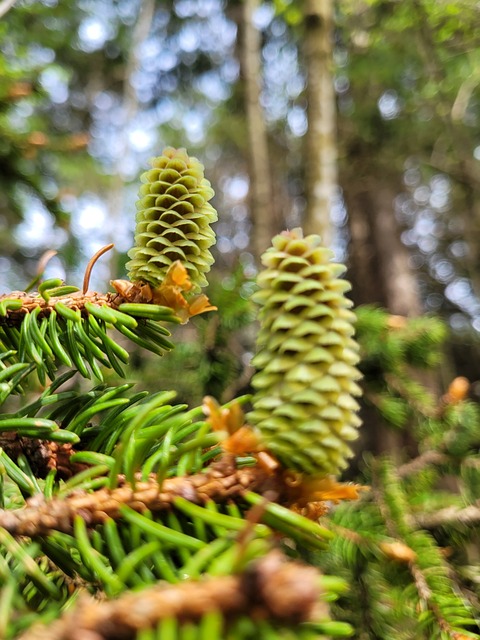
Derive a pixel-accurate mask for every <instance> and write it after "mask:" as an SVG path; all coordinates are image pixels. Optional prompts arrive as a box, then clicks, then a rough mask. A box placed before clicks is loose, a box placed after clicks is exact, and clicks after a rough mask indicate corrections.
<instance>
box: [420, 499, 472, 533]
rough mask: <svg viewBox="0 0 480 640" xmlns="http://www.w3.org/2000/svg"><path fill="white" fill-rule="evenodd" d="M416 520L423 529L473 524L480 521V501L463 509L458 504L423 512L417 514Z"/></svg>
mask: <svg viewBox="0 0 480 640" xmlns="http://www.w3.org/2000/svg"><path fill="white" fill-rule="evenodd" d="M415 521H416V523H417V524H418V526H419V527H421V528H422V529H436V528H437V527H442V526H445V525H455V524H460V525H464V526H471V525H475V524H478V523H479V522H480V501H478V500H477V502H476V503H475V504H471V505H468V507H464V508H463V509H461V508H459V507H457V506H451V507H445V509H440V510H439V511H436V512H435V513H423V514H419V515H417V516H415Z"/></svg>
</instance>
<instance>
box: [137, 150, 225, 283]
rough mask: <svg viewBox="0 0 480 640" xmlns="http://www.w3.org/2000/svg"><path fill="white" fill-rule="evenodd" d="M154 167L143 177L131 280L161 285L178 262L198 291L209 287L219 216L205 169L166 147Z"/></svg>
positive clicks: (154, 160)
mask: <svg viewBox="0 0 480 640" xmlns="http://www.w3.org/2000/svg"><path fill="white" fill-rule="evenodd" d="M151 165H152V169H149V170H148V171H145V173H143V174H142V176H141V180H142V182H143V183H144V184H143V185H142V186H141V187H140V191H139V197H140V199H139V200H138V201H137V209H138V212H137V216H136V222H137V224H136V229H135V246H134V247H133V248H132V249H130V251H129V252H128V255H129V257H130V258H131V260H130V261H129V262H128V263H127V270H128V275H129V278H130V280H132V281H143V282H148V283H149V284H150V285H152V286H153V287H158V286H159V285H160V284H161V282H162V281H163V279H164V277H165V274H166V272H167V270H168V268H169V267H170V265H171V264H172V263H173V262H175V261H176V260H180V261H181V262H182V263H183V265H184V266H185V268H186V269H187V272H188V275H189V277H190V280H191V282H192V284H193V290H194V291H195V290H196V291H198V290H199V289H200V287H204V286H205V285H206V284H207V280H206V278H205V273H207V272H208V271H210V267H211V265H212V263H213V257H212V254H211V253H210V251H209V249H210V247H211V246H212V245H213V244H214V243H215V233H214V232H213V230H212V228H211V227H210V225H211V223H212V222H215V221H216V220H217V212H216V211H215V209H214V208H213V207H212V205H211V204H209V202H208V201H209V200H210V199H211V198H212V197H213V195H214V191H213V189H212V188H211V186H210V182H209V181H208V180H206V178H204V174H203V165H202V164H201V163H200V162H199V161H198V160H197V158H193V157H192V158H191V157H189V156H188V154H187V152H186V151H185V149H173V148H172V147H167V148H166V149H164V151H163V154H162V155H161V156H159V157H158V158H153V159H152V160H151Z"/></svg>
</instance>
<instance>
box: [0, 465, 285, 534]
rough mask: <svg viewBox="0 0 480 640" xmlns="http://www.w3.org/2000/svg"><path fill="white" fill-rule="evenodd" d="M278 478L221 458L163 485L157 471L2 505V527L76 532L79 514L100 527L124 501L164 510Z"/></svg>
mask: <svg viewBox="0 0 480 640" xmlns="http://www.w3.org/2000/svg"><path fill="white" fill-rule="evenodd" d="M275 482H276V480H275V477H273V478H272V477H271V476H269V475H268V474H267V473H266V472H265V471H263V470H262V469H259V468H258V467H246V468H243V469H235V468H232V467H231V465H230V464H228V463H227V465H226V466H225V462H224V461H221V462H219V463H215V464H213V465H211V466H210V467H209V469H208V470H207V472H206V473H199V474H195V475H192V476H184V477H178V476H177V477H174V478H167V479H165V480H164V481H163V483H162V484H159V482H158V479H157V477H156V476H152V477H151V478H150V479H149V480H148V481H146V482H145V481H144V482H142V481H141V480H140V479H139V481H137V482H136V483H135V487H133V486H132V485H131V484H130V483H128V482H125V483H124V484H123V485H121V486H119V487H117V488H116V489H108V488H101V489H99V490H97V491H95V492H93V493H88V492H86V491H82V490H78V491H76V492H74V493H72V494H71V495H68V496H66V497H65V498H63V499H60V498H52V499H51V500H45V498H44V496H43V495H35V496H33V497H32V498H30V499H29V500H27V504H26V506H25V508H23V509H16V510H1V511H0V526H1V527H3V528H4V529H6V530H7V531H9V532H10V533H11V534H13V535H17V536H19V535H24V536H29V537H38V536H43V535H48V534H49V533H51V532H52V531H62V532H66V533H71V531H72V527H73V522H74V520H75V517H76V516H77V515H81V516H82V518H83V519H84V520H85V522H86V523H87V524H88V526H95V525H96V524H102V523H104V522H105V521H106V520H107V519H108V518H113V519H119V518H121V515H122V514H121V509H122V507H123V506H125V507H130V508H131V509H133V510H134V511H137V512H145V511H147V510H149V511H152V512H158V511H164V510H166V509H170V508H171V507H172V506H173V505H174V503H175V499H176V498H179V497H181V498H185V499H186V500H188V501H189V502H192V503H194V504H205V503H206V502H208V501H209V500H213V501H215V502H225V501H226V500H228V499H232V498H239V497H241V496H242V495H243V494H244V493H245V491H247V490H248V491H257V490H258V491H264V490H266V489H267V488H271V486H272V484H275Z"/></svg>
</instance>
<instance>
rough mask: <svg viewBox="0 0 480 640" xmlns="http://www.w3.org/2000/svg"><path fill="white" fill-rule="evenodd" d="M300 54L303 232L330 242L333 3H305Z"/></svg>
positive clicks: (328, 0) (333, 162)
mask: <svg viewBox="0 0 480 640" xmlns="http://www.w3.org/2000/svg"><path fill="white" fill-rule="evenodd" d="M304 25H305V33H304V46H303V53H304V58H305V65H306V69H307V89H306V95H307V101H308V107H307V116H308V132H307V135H306V139H305V196H306V201H307V204H306V211H305V221H304V225H303V226H304V228H305V232H306V233H318V234H320V235H321V236H322V238H323V241H324V243H325V244H326V245H329V244H330V242H331V237H332V231H331V222H330V210H331V206H332V199H333V197H334V195H335V189H336V186H337V144H336V138H337V135H336V101H335V91H334V86H333V77H332V75H333V74H332V47H333V1H332V0H306V1H305V9H304Z"/></svg>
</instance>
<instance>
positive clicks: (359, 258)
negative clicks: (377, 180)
mask: <svg viewBox="0 0 480 640" xmlns="http://www.w3.org/2000/svg"><path fill="white" fill-rule="evenodd" d="M357 180H358V178H357ZM348 183H349V180H348V179H347V181H346V184H348ZM350 184H351V183H350ZM357 184H360V185H361V187H360V188H358V187H357V190H356V191H352V188H351V187H347V188H346V189H345V190H344V193H345V200H346V203H347V208H348V213H349V225H350V227H349V228H350V238H351V251H350V264H351V278H352V281H353V295H354V299H355V303H356V304H372V303H377V304H379V305H380V306H382V307H385V308H386V309H388V310H389V311H390V312H391V313H394V314H398V315H403V316H418V315H420V314H421V312H422V306H421V302H420V297H419V292H418V286H417V282H416V278H415V276H414V274H413V272H412V269H411V267H410V265H409V262H408V257H409V256H408V250H407V249H406V247H405V246H404V245H403V243H402V241H401V237H400V229H399V226H398V223H397V221H396V219H395V213H394V198H395V195H396V193H397V191H396V190H395V189H392V188H391V187H390V186H389V185H381V184H380V185H379V184H375V185H374V184H372V183H371V181H370V180H368V179H366V178H363V179H360V180H358V182H357Z"/></svg>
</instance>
